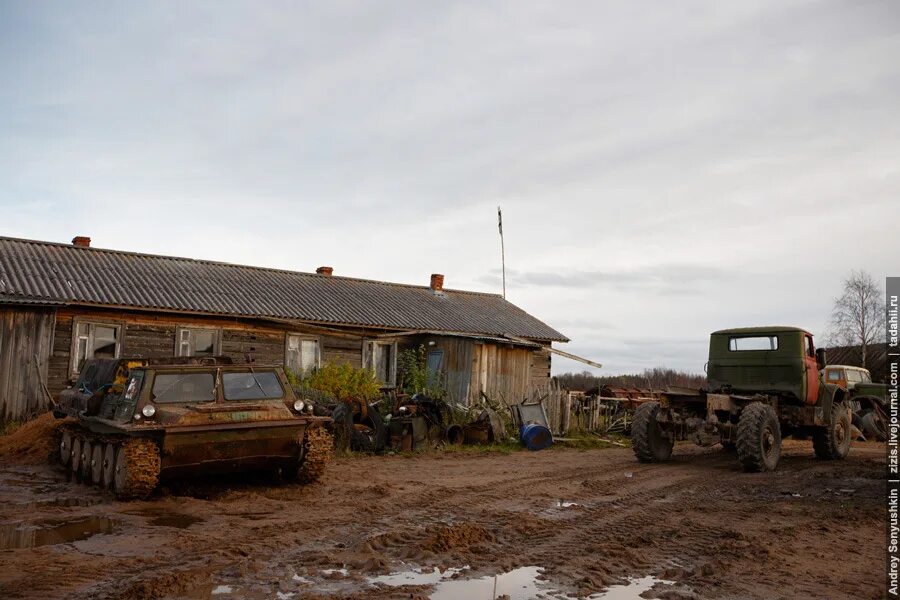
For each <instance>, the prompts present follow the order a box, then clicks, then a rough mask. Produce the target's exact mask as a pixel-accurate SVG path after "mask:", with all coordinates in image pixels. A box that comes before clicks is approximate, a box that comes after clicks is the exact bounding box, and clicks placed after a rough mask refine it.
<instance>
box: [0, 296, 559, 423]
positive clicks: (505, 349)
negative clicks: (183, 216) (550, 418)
mask: <svg viewBox="0 0 900 600" xmlns="http://www.w3.org/2000/svg"><path fill="white" fill-rule="evenodd" d="M80 321H87V322H97V323H109V324H118V325H121V340H120V343H121V349H120V356H137V357H168V356H174V355H175V354H176V353H177V352H176V332H177V329H178V327H197V328H207V329H218V330H220V331H221V346H220V353H221V354H222V355H224V356H227V357H229V358H231V359H232V360H233V361H234V362H235V363H236V364H245V363H246V362H247V361H248V360H250V361H252V362H253V363H256V364H277V365H283V364H284V361H285V347H286V335H287V334H288V333H298V334H301V335H306V336H312V337H315V338H317V339H318V340H319V349H320V357H321V361H322V362H323V363H326V362H332V363H348V364H350V365H352V366H353V367H356V368H360V367H362V364H363V343H364V340H366V339H375V338H376V337H377V336H380V335H382V334H383V333H384V331H383V330H366V329H362V328H358V327H340V326H334V327H328V328H323V327H317V326H311V325H306V324H300V323H296V324H295V323H290V322H280V321H270V320H265V319H252V318H232V317H216V316H205V315H196V314H188V313H185V314H179V313H171V312H152V311H144V310H116V309H113V308H102V307H91V306H65V307H59V308H38V307H31V306H21V307H17V306H9V307H7V308H3V309H0V349H2V353H0V421H7V420H9V419H18V418H24V417H27V416H29V415H31V414H34V413H36V412H40V411H41V410H43V409H46V407H47V399H46V394H45V393H44V392H43V390H42V389H41V387H40V379H39V378H38V376H37V373H38V371H37V370H35V369H34V366H33V365H32V363H33V362H34V360H33V358H32V357H33V356H34V355H35V354H36V355H37V356H38V367H39V369H40V372H41V374H42V377H43V378H44V381H45V383H46V384H47V386H48V388H49V391H50V393H51V395H52V396H54V397H56V396H57V395H58V394H59V393H60V392H61V391H62V390H63V389H65V388H66V387H68V386H70V385H71V384H72V383H74V382H73V381H72V373H71V371H70V368H71V365H70V360H71V354H72V351H73V350H72V336H73V328H74V324H75V323H76V322H80ZM380 339H384V340H385V341H388V340H390V341H395V342H397V344H398V350H403V349H404V348H414V347H417V346H418V345H419V344H424V345H425V346H426V348H427V349H429V350H430V349H440V350H442V351H443V361H442V371H443V373H442V375H443V378H444V382H445V385H446V387H447V391H448V398H447V399H448V401H450V402H451V403H454V404H464V405H471V404H472V403H473V402H474V401H477V399H478V398H479V396H480V393H481V392H482V391H484V392H485V393H486V394H488V395H489V396H491V397H492V398H497V399H500V398H503V399H504V400H505V401H506V402H509V403H513V402H521V401H522V399H523V398H525V397H526V396H527V394H528V392H529V390H530V389H533V388H534V387H539V386H546V385H547V384H548V383H549V381H550V354H549V352H547V351H546V350H534V349H531V348H525V347H522V346H514V345H507V344H496V343H491V342H488V341H480V340H477V339H473V338H466V337H462V336H442V335H439V334H424V333H423V334H419V335H416V334H412V335H401V336H397V337H391V338H383V337H382V338H380ZM430 342H433V344H432V345H429V343H430Z"/></svg>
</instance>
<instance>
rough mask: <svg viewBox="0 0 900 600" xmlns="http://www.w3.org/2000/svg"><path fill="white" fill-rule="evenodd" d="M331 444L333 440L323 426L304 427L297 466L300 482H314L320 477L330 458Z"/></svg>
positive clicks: (332, 444) (331, 452)
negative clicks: (304, 433)
mask: <svg viewBox="0 0 900 600" xmlns="http://www.w3.org/2000/svg"><path fill="white" fill-rule="evenodd" d="M333 446H334V440H332V438H331V434H330V433H328V431H327V430H326V429H325V428H324V427H308V428H307V429H306V435H305V436H304V438H303V446H302V453H301V457H300V464H299V465H298V466H297V480H298V481H299V482H300V483H314V482H316V481H318V480H319V479H320V478H321V477H322V475H323V474H324V473H325V468H326V467H327V466H328V462H329V461H330V460H331V456H332V454H333V450H334V448H333Z"/></svg>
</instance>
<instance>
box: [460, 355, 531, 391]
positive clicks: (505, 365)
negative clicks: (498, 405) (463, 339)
mask: <svg viewBox="0 0 900 600" xmlns="http://www.w3.org/2000/svg"><path fill="white" fill-rule="evenodd" d="M474 350H475V352H474V359H473V361H472V380H471V384H470V387H469V389H470V392H469V395H470V397H472V395H473V394H474V395H475V397H477V396H478V395H480V394H481V393H482V392H483V393H484V394H486V395H487V396H488V397H490V398H496V399H499V400H502V401H504V402H506V403H507V404H518V403H519V402H522V401H523V400H524V399H525V397H526V396H527V394H528V391H529V389H531V387H532V379H531V361H532V352H533V351H532V350H531V349H529V348H522V347H518V346H499V345H497V344H491V343H476V344H475V347H474Z"/></svg>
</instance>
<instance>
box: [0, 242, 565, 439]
mask: <svg viewBox="0 0 900 600" xmlns="http://www.w3.org/2000/svg"><path fill="white" fill-rule="evenodd" d="M443 279H444V278H443V275H437V274H435V275H432V277H431V280H430V282H429V285H422V286H416V285H405V284H396V283H388V282H383V281H373V280H366V279H356V278H349V277H338V276H335V275H334V274H333V271H332V269H331V268H330V267H320V268H319V269H318V270H317V271H316V272H315V273H301V272H294V271H284V270H278V269H268V268H262V267H251V266H245V265H235V264H228V263H220V262H213V261H204V260H194V259H189V258H177V257H168V256H155V255H149V254H138V253H132V252H121V251H115V250H104V249H99V248H92V247H91V246H90V239H89V238H85V237H77V238H75V239H74V240H73V243H72V244H59V243H51V242H43V241H35V240H22V239H14V238H5V237H0V421H7V420H10V419H20V418H25V417H28V416H30V415H32V414H35V413H38V412H41V411H43V410H46V408H47V406H48V404H49V397H51V396H53V397H55V396H56V395H57V394H58V393H59V392H60V391H61V390H63V389H64V388H66V387H67V386H69V385H71V384H72V383H73V382H74V381H75V379H76V378H77V376H78V371H79V369H80V366H81V364H82V363H83V361H84V360H85V359H87V358H92V357H119V356H142V357H159V356H203V355H224V356H228V357H230V358H231V359H232V360H234V361H235V362H239V363H245V362H250V363H259V364H281V365H285V366H286V367H288V368H290V369H292V370H294V371H298V372H299V371H305V370H308V369H311V368H315V367H316V366H318V365H320V364H322V363H323V362H326V361H334V362H348V363H350V364H352V365H354V366H357V367H361V366H366V367H368V368H371V369H372V370H373V371H375V373H376V374H377V375H378V377H379V379H381V381H382V383H383V384H384V386H385V387H386V388H390V387H392V386H394V385H395V384H396V377H397V356H398V352H399V351H401V350H402V349H403V348H404V347H410V346H418V345H420V344H422V345H424V346H425V347H426V348H427V349H428V350H427V352H428V361H429V365H430V366H433V367H434V368H435V369H436V370H437V372H439V373H441V374H442V376H443V377H444V380H445V381H446V383H447V387H448V395H449V400H450V401H451V402H454V403H463V404H465V403H469V402H470V401H471V400H472V399H473V398H477V397H479V396H480V394H481V393H482V392H483V393H485V394H488V395H489V396H491V397H492V398H500V399H503V400H505V401H507V402H517V401H521V399H522V398H524V397H525V396H526V395H527V393H528V390H529V389H531V388H532V387H534V386H541V385H546V384H547V383H548V382H549V378H550V352H551V344H552V343H553V342H555V341H556V342H565V341H568V340H567V338H566V337H565V336H564V335H562V334H561V333H559V332H558V331H556V330H555V329H553V328H551V327H549V326H548V325H546V324H544V323H543V322H541V321H539V320H538V319H537V318H535V317H533V316H531V315H529V314H528V313H526V312H525V311H523V310H521V309H520V308H518V307H516V306H515V305H513V304H511V303H510V302H508V301H506V300H505V299H503V298H502V297H501V296H499V295H497V294H485V293H479V292H469V291H462V290H451V289H444V287H443Z"/></svg>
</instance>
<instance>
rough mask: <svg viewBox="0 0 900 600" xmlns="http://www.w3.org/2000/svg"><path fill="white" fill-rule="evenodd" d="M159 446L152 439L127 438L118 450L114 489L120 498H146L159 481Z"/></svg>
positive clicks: (114, 470)
mask: <svg viewBox="0 0 900 600" xmlns="http://www.w3.org/2000/svg"><path fill="white" fill-rule="evenodd" d="M159 470H160V458H159V447H158V446H157V445H156V442H154V441H153V440H151V439H147V438H133V439H129V440H125V442H123V443H122V444H121V445H119V447H118V449H117V450H116V462H115V467H114V469H113V490H114V491H115V493H116V497H117V498H119V499H120V500H136V499H144V498H146V497H147V496H149V495H150V493H151V492H152V491H153V490H154V488H156V484H157V483H158V482H159Z"/></svg>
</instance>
